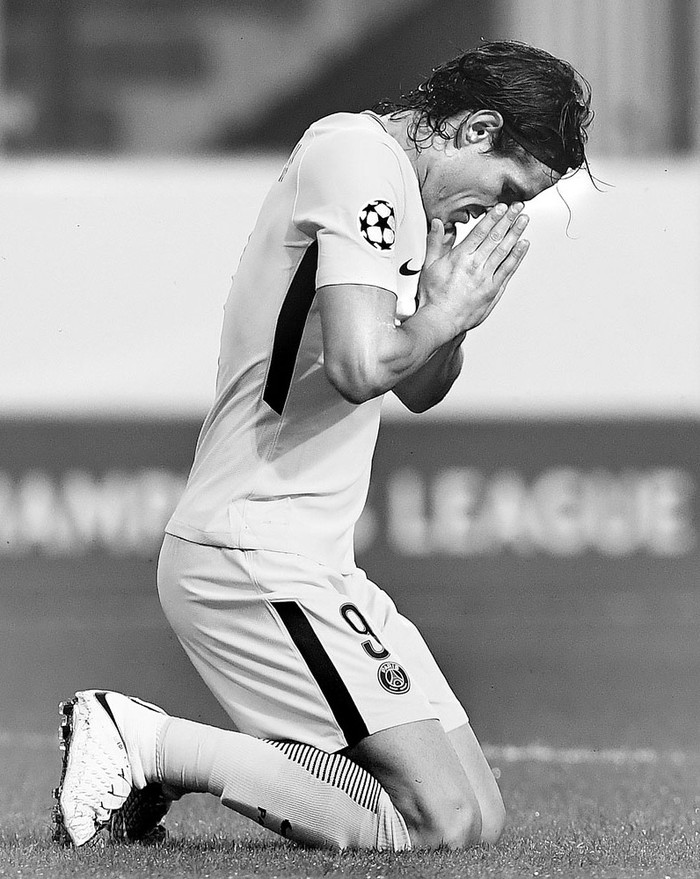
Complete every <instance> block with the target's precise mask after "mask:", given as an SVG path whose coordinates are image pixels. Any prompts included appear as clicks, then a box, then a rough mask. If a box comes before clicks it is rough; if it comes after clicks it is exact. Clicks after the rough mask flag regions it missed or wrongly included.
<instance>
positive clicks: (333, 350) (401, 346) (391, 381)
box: [324, 307, 461, 408]
mask: <svg viewBox="0 0 700 879" xmlns="http://www.w3.org/2000/svg"><path fill="white" fill-rule="evenodd" d="M455 336H456V333H455V330H454V327H453V325H452V324H451V322H450V321H448V320H445V318H444V316H443V315H442V313H441V311H440V309H435V308H430V307H425V308H420V309H419V310H418V311H417V312H416V313H415V314H414V315H413V316H412V317H410V318H408V319H407V320H406V321H404V322H403V323H402V324H400V325H396V324H395V323H394V320H393V316H392V317H390V318H385V319H383V320H376V319H375V320H373V321H372V322H371V323H368V324H365V325H364V328H363V332H361V333H356V334H355V336H354V344H352V345H347V344H344V343H346V342H347V336H345V335H344V336H343V338H342V339H341V338H339V337H338V334H337V333H333V332H331V331H330V329H329V331H328V332H324V339H325V341H326V354H327V357H326V371H327V373H328V376H329V379H330V381H331V382H332V384H333V385H335V387H336V388H337V389H338V390H339V391H340V393H341V394H342V395H343V396H344V397H345V398H346V399H348V400H350V402H353V403H362V402H365V401H366V400H369V399H372V398H373V397H378V396H381V395H382V394H385V393H387V391H391V390H394V389H396V388H397V386H401V385H403V384H404V383H405V386H406V387H407V388H408V385H409V383H410V382H411V381H413V380H414V379H416V380H417V381H418V382H419V384H420V385H421V388H423V390H422V391H421V393H420V396H421V397H423V396H424V395H425V394H426V393H428V387H429V386H432V385H434V384H435V383H436V382H437V383H438V384H439V385H440V386H442V385H444V384H445V383H447V386H446V387H445V389H444V391H443V392H442V394H441V395H439V396H440V398H441V396H444V393H446V392H447V389H448V388H449V385H450V384H451V383H452V381H454V378H456V376H457V374H458V373H459V365H460V363H461V358H460V357H459V355H458V354H457V353H456V349H458V344H453V342H454V338H455ZM429 393H430V394H431V396H433V395H435V390H434V389H433V390H431V391H429ZM406 394H407V396H408V397H412V396H413V395H412V394H410V393H409V391H408V390H407V392H406ZM400 396H401V398H402V399H403V396H402V395H400ZM435 402H437V399H436V400H435ZM406 405H410V404H409V403H408V402H407V403H406ZM416 405H420V402H419V400H416ZM429 405H432V404H428V406H426V408H428V407H429Z"/></svg>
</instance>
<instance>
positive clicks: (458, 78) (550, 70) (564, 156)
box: [373, 41, 593, 174]
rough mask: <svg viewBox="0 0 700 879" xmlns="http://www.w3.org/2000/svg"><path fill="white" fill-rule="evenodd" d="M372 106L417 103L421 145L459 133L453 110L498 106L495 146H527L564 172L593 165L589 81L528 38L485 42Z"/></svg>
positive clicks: (501, 149) (518, 151)
mask: <svg viewBox="0 0 700 879" xmlns="http://www.w3.org/2000/svg"><path fill="white" fill-rule="evenodd" d="M373 109H374V111H375V112H377V113H381V114H386V113H401V112H404V111H407V110H413V111H417V113H416V117H415V120H414V122H413V124H412V125H411V127H410V129H409V136H410V137H411V139H412V140H413V142H414V144H415V146H416V148H418V149H420V148H421V146H423V145H425V144H426V143H427V141H428V140H429V139H430V138H431V137H432V135H433V134H438V135H440V136H441V137H444V138H445V139H449V138H451V137H452V136H454V134H455V131H454V128H453V126H452V125H451V124H450V123H449V121H448V120H450V117H453V116H455V115H458V114H460V113H464V112H466V111H471V112H476V111H477V110H496V111H498V112H499V113H500V114H501V116H502V117H503V122H504V124H503V128H502V129H501V130H500V131H499V132H498V134H497V136H496V137H495V138H494V141H493V143H492V146H491V149H492V152H494V153H495V154H497V155H502V156H513V155H522V153H523V151H524V152H526V153H529V154H530V155H532V156H534V157H535V158H536V159H538V160H539V161H541V162H543V163H544V164H545V165H547V166H548V167H549V168H552V169H553V170H555V171H557V172H558V173H560V174H565V173H566V172H567V171H569V170H576V169H578V168H580V167H581V166H582V165H585V166H586V168H588V162H587V159H586V152H585V146H586V141H587V140H588V133H587V128H588V126H589V125H590V123H591V121H592V119H593V111H592V110H591V88H590V85H589V83H588V82H587V81H586V80H585V79H584V77H583V76H581V74H580V73H578V72H577V71H576V70H575V69H574V68H573V67H572V66H571V65H570V64H568V63H567V62H566V61H561V60H560V59H558V58H555V57H554V56H553V55H550V54H549V53H548V52H545V51H544V50H542V49H537V48H534V47H533V46H528V45H526V44H525V43H518V42H514V41H498V42H484V43H481V44H480V45H478V46H476V47H475V48H473V49H469V50H468V51H466V52H464V54H462V55H459V56H457V57H456V58H453V59H452V60H451V61H448V62H446V63H445V64H442V65H440V66H439V67H436V68H435V69H434V70H433V72H432V73H431V75H430V76H429V77H428V78H427V79H426V80H425V82H423V83H422V84H421V85H419V86H418V88H416V89H414V90H413V91H411V92H408V94H405V95H402V96H401V98H399V99H398V100H397V101H381V102H380V103H379V104H377V105H376V106H375V107H374V108H373ZM589 173H590V172H589Z"/></svg>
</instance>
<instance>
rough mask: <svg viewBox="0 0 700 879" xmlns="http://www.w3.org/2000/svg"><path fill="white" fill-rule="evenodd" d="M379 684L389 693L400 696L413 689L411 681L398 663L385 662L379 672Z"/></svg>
mask: <svg viewBox="0 0 700 879" xmlns="http://www.w3.org/2000/svg"><path fill="white" fill-rule="evenodd" d="M377 677H378V678H379V683H380V684H381V685H382V687H384V689H385V690H386V691H387V692H388V693H394V694H395V695H397V696H400V695H401V693H408V691H409V690H410V689H411V679H410V678H409V676H408V675H407V674H406V672H405V671H404V670H403V668H401V666H400V665H399V664H398V662H383V663H382V664H381V665H380V666H379V670H378V671H377Z"/></svg>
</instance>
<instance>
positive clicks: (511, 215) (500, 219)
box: [419, 202, 529, 335]
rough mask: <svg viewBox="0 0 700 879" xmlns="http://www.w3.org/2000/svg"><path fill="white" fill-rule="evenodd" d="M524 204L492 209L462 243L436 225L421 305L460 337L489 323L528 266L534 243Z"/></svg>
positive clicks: (432, 228) (423, 277)
mask: <svg viewBox="0 0 700 879" xmlns="http://www.w3.org/2000/svg"><path fill="white" fill-rule="evenodd" d="M522 210H523V204H522V202H514V203H513V204H512V205H511V206H510V207H508V206H507V205H505V204H497V205H495V206H494V207H493V208H491V209H490V210H489V211H488V212H487V213H486V214H484V216H483V217H482V218H481V220H479V222H478V223H477V224H476V225H475V226H474V228H473V229H472V230H471V231H470V232H469V234H468V235H466V236H465V238H464V239H463V240H462V241H461V242H460V243H459V244H457V245H455V246H453V244H454V232H453V231H452V230H446V229H445V227H444V225H443V223H442V221H441V220H438V219H435V220H433V221H432V223H431V224H430V232H429V233H428V241H427V247H426V258H425V266H424V268H423V271H422V272H421V276H420V280H419V296H420V298H419V301H420V303H421V307H423V306H426V305H430V306H431V307H432V308H433V309H437V310H439V312H440V315H441V317H443V318H444V319H445V320H449V321H451V322H452V325H453V327H454V334H453V335H457V334H458V333H460V332H464V331H466V330H470V329H473V328H474V327H476V326H478V325H479V324H480V323H481V322H482V321H484V320H485V319H486V318H487V317H488V315H489V314H490V313H491V311H492V310H493V308H494V307H495V305H496V303H497V302H498V300H499V299H500V298H501V296H502V295H503V292H504V290H505V288H506V286H507V285H508V282H509V281H510V279H511V278H512V277H513V275H514V273H515V271H516V270H517V269H518V267H519V266H520V264H521V263H522V261H523V259H524V257H525V254H526V253H527V250H528V247H529V242H528V241H527V240H525V239H524V238H521V236H522V234H523V232H524V231H525V228H526V226H527V224H528V219H529V218H528V217H527V216H526V215H525V214H523V213H522Z"/></svg>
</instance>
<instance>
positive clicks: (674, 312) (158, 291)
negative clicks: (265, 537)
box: [0, 156, 700, 417]
mask: <svg viewBox="0 0 700 879" xmlns="http://www.w3.org/2000/svg"><path fill="white" fill-rule="evenodd" d="M281 164H282V158H280V157H277V156H272V157H267V158H265V159H253V158H237V159H228V160H217V161H205V160H201V159H198V160H197V161H191V162H180V161H178V162H152V163H143V162H140V163H138V164H136V163H125V162H117V161H114V160H112V161H97V160H92V161H60V162H59V161H55V160H54V161H47V160H43V161H37V162H34V161H25V162H6V163H4V164H3V166H2V167H1V168H0V415H18V414H19V415H33V414H40V415H41V414H49V413H53V414H72V415H84V414H117V415H119V414H123V415H127V414H128V415H133V414H135V413H136V414H143V415H158V416H167V415H195V416H197V417H199V416H200V415H201V414H203V412H204V411H205V410H206V407H207V406H208V404H209V401H210V400H211V397H212V392H213V384H214V376H215V370H216V356H217V349H218V336H219V326H220V321H221V310H222V306H223V302H224V300H225V298H226V294H227V292H228V287H229V283H230V276H231V275H232V273H233V272H234V271H235V268H236V264H237V261H238V257H239V255H240V252H241V250H242V248H243V247H244V245H245V241H246V239H247V236H248V233H249V231H250V229H251V227H252V225H253V222H254V220H255V215H256V213H257V209H258V207H259V204H260V202H261V200H262V198H263V197H264V194H265V192H266V190H267V187H268V186H269V184H270V182H271V181H272V180H273V179H274V177H275V176H276V174H277V173H278V171H279V168H280V167H281ZM594 171H595V173H596V175H597V176H598V177H599V178H602V179H603V180H605V181H607V182H608V183H610V184H612V185H611V186H610V187H608V186H603V187H602V188H603V192H598V191H596V190H595V189H594V188H593V186H592V185H591V183H590V181H589V180H588V178H587V177H586V176H585V175H584V174H583V173H581V174H578V175H577V176H575V177H574V178H573V179H571V180H568V181H565V182H564V183H563V184H561V185H560V187H558V189H559V193H557V192H554V191H551V192H549V193H547V194H545V195H543V196H541V197H540V198H538V199H537V200H536V201H535V202H533V203H532V205H531V206H530V207H529V208H528V212H529V213H530V214H531V217H532V222H531V227H530V231H529V233H528V235H529V237H530V239H531V240H532V248H531V251H530V253H529V255H528V258H527V260H526V262H525V264H524V265H523V267H522V269H521V271H520V272H519V274H518V277H517V278H516V279H515V280H514V281H513V283H512V284H511V286H510V287H509V289H508V291H507V292H506V295H505V296H504V298H503V300H502V302H501V303H500V304H499V306H498V308H497V309H496V311H495V312H494V313H493V315H492V316H491V317H490V318H489V320H488V321H487V322H486V323H485V324H484V325H483V326H482V327H480V328H478V329H477V330H475V331H473V332H472V333H471V334H470V335H469V336H468V338H467V342H466V353H467V368H466V369H465V372H464V375H463V377H462V378H461V380H460V382H459V383H458V386H457V387H456V388H455V389H454V390H453V392H452V394H451V395H450V396H449V397H448V399H447V400H446V401H445V402H444V403H443V404H442V405H441V406H440V407H438V409H437V410H436V411H435V415H436V416H443V417H460V416H462V415H471V416H474V417H489V416H493V417H504V416H509V415H516V416H528V415H535V416H547V417H550V416H555V417H556V416H563V417H565V416H578V415H584V416H587V415H592V416H600V415H602V416H607V415H651V416H656V415H660V416H663V415H690V416H694V417H697V416H700V252H699V251H700V248H699V247H698V243H699V242H700V210H699V209H698V204H700V174H699V173H698V172H699V171H700V166H699V165H698V162H697V160H695V161H687V162H683V161H678V160H674V161H673V162H671V161H670V160H669V161H668V162H664V161H663V160H659V161H654V162H645V163H640V162H620V161H615V162H614V161H610V160H606V161H605V162H600V163H598V162H596V163H595V166H594ZM562 197H563V198H562ZM563 199H566V202H567V203H568V205H569V208H570V209H571V212H572V217H571V220H570V221H569V214H568V209H567V207H566V205H565V203H564V200H563ZM387 408H388V412H389V414H391V415H398V414H399V406H398V405H393V404H392V403H391V402H390V403H389V405H388V407H387Z"/></svg>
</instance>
